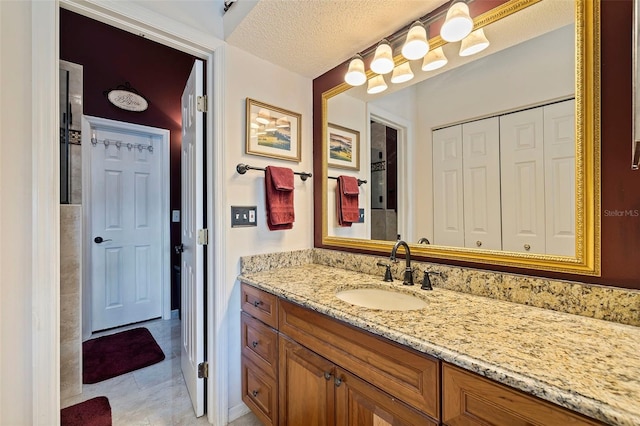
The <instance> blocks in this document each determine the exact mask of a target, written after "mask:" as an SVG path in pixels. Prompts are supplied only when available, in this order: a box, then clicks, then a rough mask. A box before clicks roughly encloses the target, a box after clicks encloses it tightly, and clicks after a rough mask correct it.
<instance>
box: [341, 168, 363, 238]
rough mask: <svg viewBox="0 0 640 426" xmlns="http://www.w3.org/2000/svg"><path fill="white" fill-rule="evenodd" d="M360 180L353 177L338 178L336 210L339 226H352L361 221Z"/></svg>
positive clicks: (342, 176)
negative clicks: (359, 206)
mask: <svg viewBox="0 0 640 426" xmlns="http://www.w3.org/2000/svg"><path fill="white" fill-rule="evenodd" d="M359 193H360V189H359V188H358V179H356V178H354V177H352V176H344V175H341V176H338V186H337V188H336V208H337V210H338V211H337V213H338V225H340V226H351V224H352V223H353V222H358V220H359V219H360V209H359V208H358V195H359Z"/></svg>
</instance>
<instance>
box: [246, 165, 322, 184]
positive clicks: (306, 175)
mask: <svg viewBox="0 0 640 426" xmlns="http://www.w3.org/2000/svg"><path fill="white" fill-rule="evenodd" d="M247 170H261V171H263V172H264V171H266V169H265V168H263V167H253V166H250V165H248V164H243V163H239V164H238V165H237V166H236V171H237V172H238V173H239V174H241V175H243V174H245V173H247ZM293 174H294V175H298V176H300V179H302V181H303V182H304V181H306V180H307V179H308V178H310V177H312V176H313V175H312V174H311V173H307V172H293Z"/></svg>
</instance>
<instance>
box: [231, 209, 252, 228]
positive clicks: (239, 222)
mask: <svg viewBox="0 0 640 426" xmlns="http://www.w3.org/2000/svg"><path fill="white" fill-rule="evenodd" d="M257 210H258V208H257V207H256V206H248V207H247V206H231V227H232V228H238V227H244V226H257V222H258V220H257V216H256V213H257Z"/></svg>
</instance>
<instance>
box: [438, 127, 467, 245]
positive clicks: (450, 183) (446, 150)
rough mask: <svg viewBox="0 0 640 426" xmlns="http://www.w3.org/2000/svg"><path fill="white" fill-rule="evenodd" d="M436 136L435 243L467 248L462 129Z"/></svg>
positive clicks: (444, 130) (439, 133)
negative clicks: (465, 243) (465, 245)
mask: <svg viewBox="0 0 640 426" xmlns="http://www.w3.org/2000/svg"><path fill="white" fill-rule="evenodd" d="M432 137H433V204H434V205H433V212H434V218H433V222H434V223H433V244H438V245H444V246H453V247H464V213H463V212H464V196H463V180H464V179H463V170H462V126H461V125H458V126H452V127H447V128H444V129H439V130H435V131H433V133H432Z"/></svg>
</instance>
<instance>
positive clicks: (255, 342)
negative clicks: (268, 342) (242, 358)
mask: <svg viewBox="0 0 640 426" xmlns="http://www.w3.org/2000/svg"><path fill="white" fill-rule="evenodd" d="M251 346H253V347H254V348H255V347H256V346H258V342H257V341H256V340H254V341H253V342H251Z"/></svg>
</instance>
